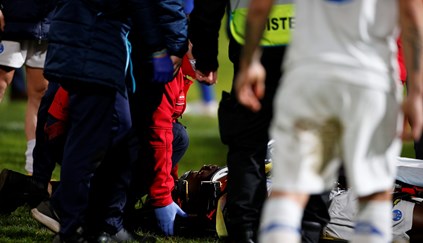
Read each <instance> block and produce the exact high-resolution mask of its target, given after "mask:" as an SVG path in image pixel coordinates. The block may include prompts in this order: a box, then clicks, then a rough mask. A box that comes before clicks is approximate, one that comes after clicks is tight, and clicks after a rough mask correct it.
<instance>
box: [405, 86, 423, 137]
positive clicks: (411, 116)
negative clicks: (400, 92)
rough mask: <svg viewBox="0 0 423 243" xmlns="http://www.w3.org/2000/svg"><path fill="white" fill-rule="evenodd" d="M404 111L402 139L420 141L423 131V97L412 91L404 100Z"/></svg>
mask: <svg viewBox="0 0 423 243" xmlns="http://www.w3.org/2000/svg"><path fill="white" fill-rule="evenodd" d="M402 110H403V112H404V128H403V131H402V135H401V137H402V139H404V140H415V141H417V140H419V139H420V137H421V135H422V131H423V95H421V94H419V93H415V92H413V91H410V92H409V94H408V95H407V96H406V97H405V99H404V102H403V104H402ZM408 125H410V127H411V129H410V127H408Z"/></svg>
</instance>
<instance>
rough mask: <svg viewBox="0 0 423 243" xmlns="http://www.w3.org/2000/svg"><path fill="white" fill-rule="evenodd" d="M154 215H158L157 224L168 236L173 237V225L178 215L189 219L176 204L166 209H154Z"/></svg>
mask: <svg viewBox="0 0 423 243" xmlns="http://www.w3.org/2000/svg"><path fill="white" fill-rule="evenodd" d="M154 213H155V214H156V219H157V224H158V225H159V227H160V229H161V230H162V231H163V233H164V234H165V235H166V236H168V235H173V225H174V223H175V218H176V215H179V216H181V217H188V214H186V213H185V212H184V211H182V209H181V208H180V207H179V206H178V205H177V204H176V203H175V202H172V203H171V204H169V205H167V206H165V207H161V208H156V209H154Z"/></svg>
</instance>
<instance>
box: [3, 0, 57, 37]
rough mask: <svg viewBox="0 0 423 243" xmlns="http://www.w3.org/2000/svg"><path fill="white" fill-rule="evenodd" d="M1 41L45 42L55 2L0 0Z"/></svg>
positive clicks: (45, 0) (49, 0) (44, 0)
mask: <svg viewBox="0 0 423 243" xmlns="http://www.w3.org/2000/svg"><path fill="white" fill-rule="evenodd" d="M0 3H1V5H2V6H3V9H2V12H3V15H4V20H5V23H6V24H5V29H4V32H3V33H1V38H2V39H3V40H15V41H16V40H32V39H37V40H46V39H47V33H48V31H49V26H50V19H51V16H52V13H53V10H54V7H55V3H56V0H1V1H0Z"/></svg>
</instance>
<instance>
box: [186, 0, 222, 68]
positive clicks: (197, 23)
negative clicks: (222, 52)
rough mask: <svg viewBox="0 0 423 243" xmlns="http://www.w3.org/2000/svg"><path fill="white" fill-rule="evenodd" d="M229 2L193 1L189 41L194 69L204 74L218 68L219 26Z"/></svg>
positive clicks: (215, 0)
mask: <svg viewBox="0 0 423 243" xmlns="http://www.w3.org/2000/svg"><path fill="white" fill-rule="evenodd" d="M228 3H229V0H194V10H193V11H192V13H191V14H190V23H189V39H190V41H191V42H192V45H193V49H192V54H193V56H194V57H195V59H196V61H197V62H196V65H195V66H196V68H197V69H198V70H200V71H202V72H204V73H208V72H210V71H216V70H217V68H218V67H219V64H218V60H217V55H218V38H219V30H220V24H221V22H222V18H223V16H224V14H225V10H226V7H227V6H228Z"/></svg>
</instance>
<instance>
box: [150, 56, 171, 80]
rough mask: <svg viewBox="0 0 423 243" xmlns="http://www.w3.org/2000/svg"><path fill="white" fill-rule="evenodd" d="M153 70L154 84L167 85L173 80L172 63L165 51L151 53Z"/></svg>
mask: <svg viewBox="0 0 423 243" xmlns="http://www.w3.org/2000/svg"><path fill="white" fill-rule="evenodd" d="M153 68H154V76H153V79H154V80H153V81H154V82H158V83H168V82H170V81H171V80H172V79H173V71H174V70H173V63H172V60H171V59H170V57H169V55H168V54H167V51H166V49H163V50H161V51H157V52H154V53H153Z"/></svg>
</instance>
